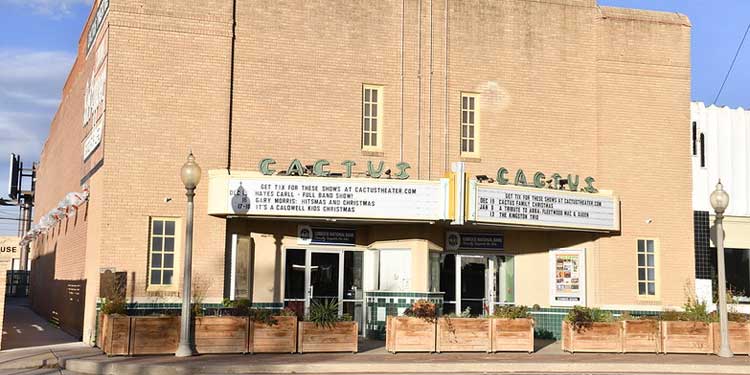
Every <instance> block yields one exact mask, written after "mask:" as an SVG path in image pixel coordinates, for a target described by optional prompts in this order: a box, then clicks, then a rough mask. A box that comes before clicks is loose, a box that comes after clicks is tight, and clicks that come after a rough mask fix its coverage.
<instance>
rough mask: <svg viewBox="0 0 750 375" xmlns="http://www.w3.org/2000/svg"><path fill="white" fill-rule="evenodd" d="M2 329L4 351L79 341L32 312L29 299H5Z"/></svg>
mask: <svg viewBox="0 0 750 375" xmlns="http://www.w3.org/2000/svg"><path fill="white" fill-rule="evenodd" d="M2 328H3V337H2V347H0V349H2V350H7V349H17V348H27V347H34V346H46V345H56V344H64V343H72V342H77V341H78V340H77V339H76V338H74V337H73V336H70V335H68V334H67V333H65V332H63V331H62V330H61V329H59V328H57V327H55V326H54V325H52V324H50V323H49V322H47V321H45V320H44V319H43V318H42V317H40V316H39V315H37V314H36V313H35V312H34V311H32V310H31V306H30V305H29V300H28V299H27V298H17V297H6V298H5V316H4V319H3V327H2Z"/></svg>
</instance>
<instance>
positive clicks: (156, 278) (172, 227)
mask: <svg viewBox="0 0 750 375" xmlns="http://www.w3.org/2000/svg"><path fill="white" fill-rule="evenodd" d="M176 227H177V219H173V218H172V219H170V218H152V219H151V236H150V238H151V241H150V247H149V263H148V274H149V285H150V286H151V285H153V286H171V285H173V284H175V280H174V273H175V272H174V271H175V248H176V241H177V235H176Z"/></svg>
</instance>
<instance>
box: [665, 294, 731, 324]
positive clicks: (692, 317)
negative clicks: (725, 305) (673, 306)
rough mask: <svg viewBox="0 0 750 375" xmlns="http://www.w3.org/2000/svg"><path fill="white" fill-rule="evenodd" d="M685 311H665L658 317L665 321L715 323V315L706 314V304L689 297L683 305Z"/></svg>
mask: <svg viewBox="0 0 750 375" xmlns="http://www.w3.org/2000/svg"><path fill="white" fill-rule="evenodd" d="M683 309H684V310H685V311H674V310H666V311H663V312H662V313H661V314H660V315H659V319H661V320H665V321H685V322H705V323H710V322H712V321H716V320H717V319H716V314H711V313H709V312H708V306H707V305H706V302H702V301H698V300H697V299H696V298H693V297H691V296H688V297H687V302H685V304H684V305H683Z"/></svg>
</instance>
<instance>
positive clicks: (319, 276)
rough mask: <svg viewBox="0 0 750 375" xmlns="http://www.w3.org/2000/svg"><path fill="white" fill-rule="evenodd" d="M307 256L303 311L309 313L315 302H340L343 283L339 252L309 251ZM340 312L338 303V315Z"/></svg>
mask: <svg viewBox="0 0 750 375" xmlns="http://www.w3.org/2000/svg"><path fill="white" fill-rule="evenodd" d="M308 256H309V261H308V263H307V264H309V267H308V268H307V271H308V278H307V301H306V303H305V311H307V312H309V311H310V306H311V305H312V304H313V303H315V302H317V303H325V302H330V301H334V302H341V300H342V292H343V281H344V280H343V278H342V277H341V276H342V275H341V271H343V269H342V268H343V267H342V265H341V262H342V261H343V259H342V257H341V252H340V251H332V252H328V251H325V252H323V251H310V252H309V253H308ZM341 312H342V305H341V304H340V303H339V314H341Z"/></svg>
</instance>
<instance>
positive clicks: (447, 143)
mask: <svg viewBox="0 0 750 375" xmlns="http://www.w3.org/2000/svg"><path fill="white" fill-rule="evenodd" d="M444 39H445V87H443V89H444V92H443V94H444V96H445V123H444V124H443V137H444V138H443V139H444V141H445V149H444V152H445V155H444V158H443V172H447V171H448V151H449V148H450V141H449V140H448V0H445V36H444Z"/></svg>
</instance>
